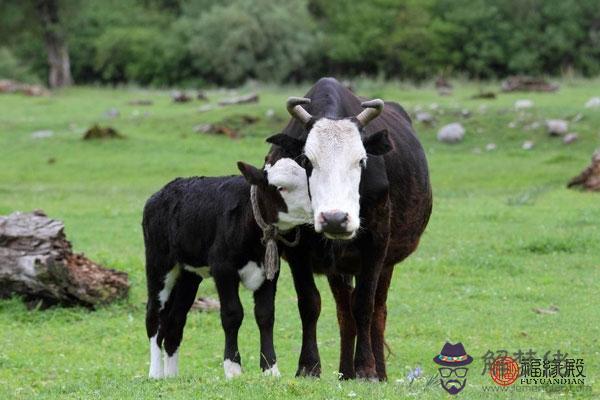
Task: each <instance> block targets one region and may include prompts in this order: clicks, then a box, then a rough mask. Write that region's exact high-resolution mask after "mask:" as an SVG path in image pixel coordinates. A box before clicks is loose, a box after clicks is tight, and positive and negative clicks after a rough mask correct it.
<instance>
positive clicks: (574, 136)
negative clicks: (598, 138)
mask: <svg viewBox="0 0 600 400" xmlns="http://www.w3.org/2000/svg"><path fill="white" fill-rule="evenodd" d="M577 139H579V135H578V134H576V133H575V132H571V133H569V134H567V135H565V137H564V138H563V143H564V144H571V143H573V142H576V141H577Z"/></svg>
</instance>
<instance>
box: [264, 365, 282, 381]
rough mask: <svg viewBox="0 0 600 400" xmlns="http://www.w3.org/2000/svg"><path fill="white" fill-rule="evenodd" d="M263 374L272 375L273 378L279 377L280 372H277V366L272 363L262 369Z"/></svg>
mask: <svg viewBox="0 0 600 400" xmlns="http://www.w3.org/2000/svg"><path fill="white" fill-rule="evenodd" d="M263 375H264V376H274V377H275V378H281V372H279V368H277V363H275V364H273V365H272V366H271V367H270V368H265V369H264V370H263Z"/></svg>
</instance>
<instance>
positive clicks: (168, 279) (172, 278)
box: [158, 265, 181, 310]
mask: <svg viewBox="0 0 600 400" xmlns="http://www.w3.org/2000/svg"><path fill="white" fill-rule="evenodd" d="M180 271H181V267H180V266H179V265H176V266H175V267H174V268H173V269H172V270H170V271H169V273H167V275H166V276H165V286H164V287H163V289H162V290H161V291H160V293H158V300H159V301H160V309H161V310H162V308H163V307H164V306H165V303H166V302H167V300H169V296H170V295H171V291H172V290H173V286H175V282H177V278H178V277H179V272H180Z"/></svg>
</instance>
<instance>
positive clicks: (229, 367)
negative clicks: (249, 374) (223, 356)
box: [223, 359, 242, 379]
mask: <svg viewBox="0 0 600 400" xmlns="http://www.w3.org/2000/svg"><path fill="white" fill-rule="evenodd" d="M223 370H224V371H225V378H226V379H232V378H235V377H236V376H240V375H241V374H242V366H241V365H240V364H238V363H236V362H234V361H231V360H229V359H227V360H225V361H223Z"/></svg>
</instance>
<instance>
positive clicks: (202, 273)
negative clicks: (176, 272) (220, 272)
mask: <svg viewBox="0 0 600 400" xmlns="http://www.w3.org/2000/svg"><path fill="white" fill-rule="evenodd" d="M183 269H185V270H186V271H189V272H193V273H194V274H196V275H198V276H199V277H201V278H202V279H208V278H210V267H192V266H191V265H184V266H183Z"/></svg>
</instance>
